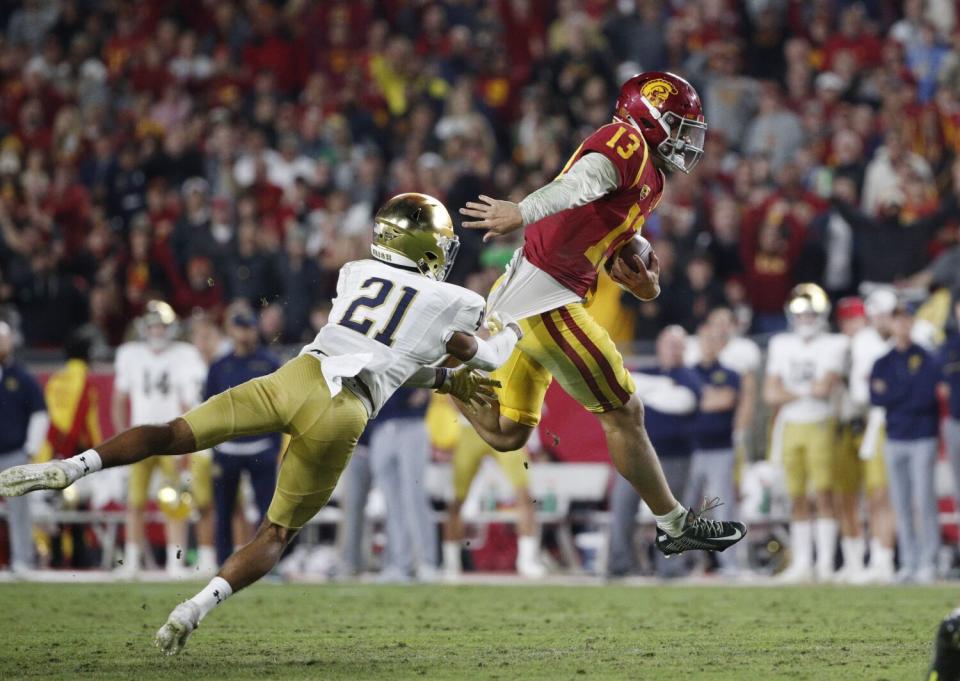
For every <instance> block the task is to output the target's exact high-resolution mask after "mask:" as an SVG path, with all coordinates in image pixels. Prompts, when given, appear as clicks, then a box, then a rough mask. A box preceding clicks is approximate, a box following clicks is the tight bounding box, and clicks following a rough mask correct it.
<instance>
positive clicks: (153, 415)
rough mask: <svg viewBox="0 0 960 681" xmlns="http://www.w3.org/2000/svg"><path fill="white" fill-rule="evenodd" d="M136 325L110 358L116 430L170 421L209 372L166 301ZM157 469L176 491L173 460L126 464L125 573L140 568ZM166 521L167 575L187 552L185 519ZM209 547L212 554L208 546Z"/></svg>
mask: <svg viewBox="0 0 960 681" xmlns="http://www.w3.org/2000/svg"><path fill="white" fill-rule="evenodd" d="M136 326H137V332H138V334H139V335H140V340H136V341H131V342H129V343H124V344H123V345H121V346H120V348H119V349H118V350H117V357H116V360H115V361H114V366H115V380H114V384H113V385H114V389H113V401H112V403H111V415H112V417H113V425H114V427H115V428H116V431H117V432H118V433H119V432H121V431H123V430H126V429H127V428H128V427H129V426H139V425H142V424H145V423H157V422H160V421H168V420H170V419H173V418H176V417H177V416H178V415H179V414H182V413H183V412H184V411H185V410H187V409H190V408H192V407H195V406H196V405H197V404H198V403H199V402H200V388H201V387H202V386H203V380H204V378H205V377H206V375H207V366H206V364H205V363H204V361H203V358H202V357H201V356H200V353H199V352H198V351H197V349H196V348H195V347H193V346H192V345H190V344H189V343H184V342H182V341H178V340H175V337H176V335H177V330H178V329H177V327H178V324H177V315H176V313H174V311H173V308H171V307H170V306H169V305H168V304H167V303H165V302H163V301H160V300H151V301H150V302H148V303H147V307H146V311H145V312H144V314H143V316H142V317H140V319H138V320H137V323H136ZM128 414H129V418H128ZM164 453H165V452H164ZM158 468H159V469H160V471H161V473H162V474H163V476H164V478H165V480H166V482H167V484H168V485H169V486H170V487H173V488H174V489H177V490H179V487H180V477H181V472H180V462H179V461H178V460H177V459H173V458H162V457H150V458H146V459H144V460H142V461H138V462H137V463H135V464H134V465H132V466H130V481H129V487H128V493H127V531H126V544H125V545H124V551H123V559H124V563H123V566H122V568H121V570H122V571H123V572H124V573H127V574H131V575H132V574H136V573H137V572H138V571H139V570H140V560H141V557H142V551H143V541H144V529H145V526H146V521H145V517H146V506H147V499H148V496H149V493H150V480H151V478H152V477H153V474H154V472H155V471H156V470H157V469H158ZM166 525H167V527H166V530H167V532H166V534H167V564H166V570H167V572H168V573H169V574H171V575H174V576H178V575H180V576H182V575H184V574H186V572H187V570H186V567H185V565H184V563H183V562H182V561H181V555H182V554H183V553H185V552H186V544H187V527H186V523H185V522H184V521H183V520H177V519H174V518H168V519H167V523H166ZM211 539H212V538H211ZM209 549H210V551H209V553H210V554H212V546H210V547H209Z"/></svg>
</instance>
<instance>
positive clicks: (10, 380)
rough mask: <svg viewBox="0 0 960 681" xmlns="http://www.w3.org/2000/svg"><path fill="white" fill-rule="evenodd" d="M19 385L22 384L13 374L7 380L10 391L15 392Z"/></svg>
mask: <svg viewBox="0 0 960 681" xmlns="http://www.w3.org/2000/svg"><path fill="white" fill-rule="evenodd" d="M19 385H20V384H19V383H18V382H17V379H15V378H14V377H13V376H11V377H10V378H8V379H7V380H6V386H7V390H9V391H10V392H13V391H14V390H16V389H17V387H18V386H19Z"/></svg>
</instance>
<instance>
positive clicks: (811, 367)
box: [763, 284, 847, 582]
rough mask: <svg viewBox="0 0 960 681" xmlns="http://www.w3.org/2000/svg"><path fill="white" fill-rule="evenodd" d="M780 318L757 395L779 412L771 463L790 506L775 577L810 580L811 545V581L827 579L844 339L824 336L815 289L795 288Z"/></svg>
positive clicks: (824, 308) (823, 305)
mask: <svg viewBox="0 0 960 681" xmlns="http://www.w3.org/2000/svg"><path fill="white" fill-rule="evenodd" d="M786 312H787V318H788V320H789V323H790V329H791V330H790V331H788V332H785V333H780V334H777V335H776V336H774V337H773V339H772V340H771V341H770V348H769V356H768V358H767V376H766V379H765V383H764V391H763V392H764V400H765V401H766V403H767V404H768V405H770V407H771V408H774V409H777V410H778V413H777V415H776V420H775V422H774V423H775V425H774V428H773V435H772V437H771V453H770V458H771V460H773V461H774V462H782V465H783V470H784V474H785V478H786V485H787V493H788V494H789V495H790V499H791V502H792V511H791V519H790V548H791V551H792V554H793V555H792V560H791V563H790V566H789V567H788V568H787V569H786V570H785V571H784V572H783V573H782V575H781V578H782V579H783V580H784V581H788V582H794V581H809V580H810V579H812V577H813V547H814V543H815V544H816V549H817V563H816V576H817V579H818V580H822V581H829V580H830V579H831V578H832V576H833V572H834V554H835V552H836V545H837V521H836V518H835V515H834V509H833V467H834V459H833V456H834V443H835V431H836V420H835V415H836V408H835V407H834V403H833V397H834V393H835V391H836V390H837V389H838V388H839V386H840V381H841V377H842V376H843V371H844V362H845V359H846V352H847V341H846V339H845V338H844V337H843V336H840V335H839V334H832V333H829V332H828V327H827V323H828V321H827V320H828V316H829V314H830V301H829V299H828V298H827V294H826V293H825V292H824V291H823V289H822V288H820V287H819V286H817V285H816V284H800V285H799V286H796V287H794V289H793V291H791V293H790V298H789V299H788V301H787V305H786ZM811 492H812V493H813V495H814V497H815V501H814V502H811V499H810V494H811ZM814 518H815V520H814ZM814 537H815V539H814Z"/></svg>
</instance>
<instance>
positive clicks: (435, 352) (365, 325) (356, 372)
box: [300, 260, 485, 417]
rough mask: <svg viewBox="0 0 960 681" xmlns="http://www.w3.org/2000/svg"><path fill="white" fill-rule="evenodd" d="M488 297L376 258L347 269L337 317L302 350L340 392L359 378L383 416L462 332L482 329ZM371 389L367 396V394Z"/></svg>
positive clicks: (336, 307) (373, 408)
mask: <svg viewBox="0 0 960 681" xmlns="http://www.w3.org/2000/svg"><path fill="white" fill-rule="evenodd" d="M484 306H485V301H484V299H483V297H482V296H480V295H478V294H476V293H474V292H473V291H470V290H467V289H465V288H463V287H461V286H455V285H454V284H447V283H445V282H441V281H435V280H433V279H430V278H428V277H425V276H423V275H422V274H418V273H416V272H410V271H407V270H403V269H399V268H397V267H391V266H390V265H386V264H384V263H381V262H378V261H376V260H357V261H354V262H348V263H347V264H346V265H344V266H343V267H342V268H341V269H340V277H339V279H338V280H337V297H336V298H334V299H333V309H332V310H331V311H330V322H329V323H328V324H327V325H326V326H324V327H323V328H322V329H320V333H318V334H317V337H316V338H315V339H314V341H313V342H312V343H310V344H309V345H307V346H305V347H304V348H303V350H301V352H300V354H301V355H304V354H309V355H311V356H313V357H316V358H318V359H319V360H320V361H321V362H322V364H323V375H324V377H325V378H326V379H327V383H328V385H329V386H330V391H331V393H332V394H334V395H335V394H337V393H338V392H340V389H341V386H342V385H343V384H344V383H346V385H347V386H348V387H350V388H353V386H352V385H351V381H350V379H351V378H354V377H355V378H356V379H357V380H359V381H360V383H361V384H362V385H361V386H359V388H360V390H359V392H358V391H357V390H354V392H357V394H358V396H359V397H361V398H362V399H364V401H365V402H368V406H369V407H370V409H371V417H373V416H376V414H377V412H378V411H380V407H382V406H383V404H384V402H386V401H387V400H388V399H389V398H390V396H391V395H392V394H393V393H394V391H395V390H396V389H397V388H399V387H400V386H401V385H403V384H404V383H405V382H406V381H407V380H408V379H409V378H410V377H411V376H412V375H413V374H414V373H416V371H417V370H418V369H420V368H421V367H424V366H431V365H436V364H437V363H439V362H440V361H442V360H443V359H444V358H445V357H446V355H447V350H446V346H447V341H449V340H450V337H451V336H452V335H453V334H454V333H455V332H457V331H462V332H464V333H468V334H475V333H476V332H477V329H479V328H480V324H481V323H482V321H483V309H484ZM365 393H366V394H365Z"/></svg>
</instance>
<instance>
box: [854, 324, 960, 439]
mask: <svg viewBox="0 0 960 681" xmlns="http://www.w3.org/2000/svg"><path fill="white" fill-rule="evenodd" d="M941 380H943V370H942V366H941V364H940V361H939V359H938V358H937V357H935V356H934V355H933V354H932V353H930V352H928V351H927V350H925V349H924V348H922V347H921V346H919V345H917V344H916V343H914V344H911V345H910V347H909V348H907V350H906V351H900V350H897V349H896V348H894V349H893V350H891V351H890V352H888V353H887V354H886V355H884V356H883V357H881V358H880V359H878V360H877V362H876V364H874V365H873V371H872V372H871V373H870V403H871V404H873V405H875V406H878V407H884V408H886V410H887V437H888V438H889V439H891V440H921V439H924V438H930V437H936V436H937V433H938V431H939V421H940V418H939V405H938V403H937V383H939V382H940V381H941Z"/></svg>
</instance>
